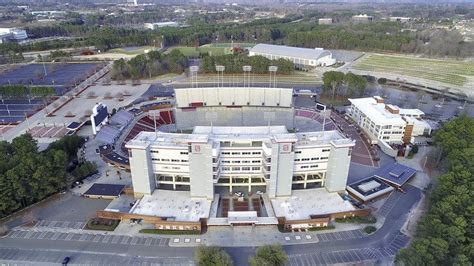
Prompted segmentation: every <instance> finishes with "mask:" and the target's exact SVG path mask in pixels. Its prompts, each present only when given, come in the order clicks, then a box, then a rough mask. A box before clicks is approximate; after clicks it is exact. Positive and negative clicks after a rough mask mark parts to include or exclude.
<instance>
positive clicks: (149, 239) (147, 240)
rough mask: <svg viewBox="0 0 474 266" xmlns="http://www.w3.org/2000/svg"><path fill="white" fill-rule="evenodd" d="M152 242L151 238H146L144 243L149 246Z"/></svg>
mask: <svg viewBox="0 0 474 266" xmlns="http://www.w3.org/2000/svg"><path fill="white" fill-rule="evenodd" d="M152 240H153V238H151V237H148V238H147V239H146V241H145V245H147V246H150V245H151V241H152Z"/></svg>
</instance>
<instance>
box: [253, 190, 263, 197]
mask: <svg viewBox="0 0 474 266" xmlns="http://www.w3.org/2000/svg"><path fill="white" fill-rule="evenodd" d="M255 194H257V195H260V196H261V195H263V192H262V191H260V190H258V191H257V192H256V193H255Z"/></svg>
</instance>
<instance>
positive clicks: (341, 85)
mask: <svg viewBox="0 0 474 266" xmlns="http://www.w3.org/2000/svg"><path fill="white" fill-rule="evenodd" d="M366 87H367V79H366V78H365V77H364V76H360V75H356V74H353V73H351V72H349V73H347V74H344V73H343V72H339V71H327V72H324V74H323V92H324V94H326V95H330V96H331V97H332V98H334V97H336V96H345V97H346V96H362V95H364V91H365V88H366Z"/></svg>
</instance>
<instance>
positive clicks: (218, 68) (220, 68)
mask: <svg viewBox="0 0 474 266" xmlns="http://www.w3.org/2000/svg"><path fill="white" fill-rule="evenodd" d="M224 70H225V66H222V65H216V71H217V87H218V88H220V84H221V83H222V87H224ZM221 77H222V80H221Z"/></svg>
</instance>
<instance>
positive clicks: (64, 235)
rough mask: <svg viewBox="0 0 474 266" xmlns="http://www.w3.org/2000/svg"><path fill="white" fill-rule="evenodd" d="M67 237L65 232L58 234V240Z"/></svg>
mask: <svg viewBox="0 0 474 266" xmlns="http://www.w3.org/2000/svg"><path fill="white" fill-rule="evenodd" d="M66 237H67V233H62V234H60V235H59V237H58V240H64V239H66Z"/></svg>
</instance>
